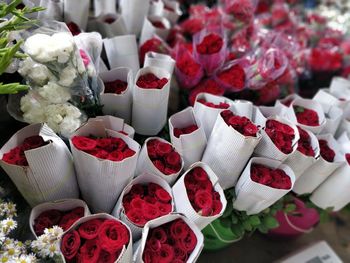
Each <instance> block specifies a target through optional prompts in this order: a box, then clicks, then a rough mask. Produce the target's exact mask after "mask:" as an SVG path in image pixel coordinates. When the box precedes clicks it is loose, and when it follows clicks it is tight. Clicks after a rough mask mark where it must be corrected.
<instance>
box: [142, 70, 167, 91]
mask: <svg viewBox="0 0 350 263" xmlns="http://www.w3.org/2000/svg"><path fill="white" fill-rule="evenodd" d="M167 83H168V80H167V79H166V78H162V79H159V78H158V77H157V76H156V75H154V74H152V73H147V74H145V75H142V76H140V77H139V78H138V80H137V82H136V85H137V86H138V87H140V88H143V89H162V88H163V87H164V86H165V84H167Z"/></svg>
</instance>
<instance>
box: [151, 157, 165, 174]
mask: <svg viewBox="0 0 350 263" xmlns="http://www.w3.org/2000/svg"><path fill="white" fill-rule="evenodd" d="M152 163H153V164H154V166H155V167H156V168H157V169H158V170H159V171H161V172H162V173H164V167H165V166H164V163H163V162H162V161H160V160H154V161H152Z"/></svg>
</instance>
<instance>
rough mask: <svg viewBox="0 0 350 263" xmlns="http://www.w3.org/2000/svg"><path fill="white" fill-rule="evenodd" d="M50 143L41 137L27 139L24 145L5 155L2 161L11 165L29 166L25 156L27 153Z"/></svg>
mask: <svg viewBox="0 0 350 263" xmlns="http://www.w3.org/2000/svg"><path fill="white" fill-rule="evenodd" d="M48 143H49V142H45V141H44V139H43V138H42V137H41V136H40V135H35V136H31V137H28V138H26V139H25V140H24V141H23V143H22V144H21V145H19V146H17V147H15V148H13V149H12V150H10V151H9V152H8V153H5V154H4V155H3V157H2V160H3V161H4V162H6V163H9V164H15V165H21V166H28V162H27V158H26V156H25V154H24V152H25V151H29V150H33V149H36V148H39V147H41V146H44V145H47V144H48Z"/></svg>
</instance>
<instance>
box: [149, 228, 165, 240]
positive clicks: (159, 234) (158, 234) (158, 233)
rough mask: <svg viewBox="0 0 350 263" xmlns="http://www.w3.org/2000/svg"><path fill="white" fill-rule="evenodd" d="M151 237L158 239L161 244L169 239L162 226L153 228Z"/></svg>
mask: <svg viewBox="0 0 350 263" xmlns="http://www.w3.org/2000/svg"><path fill="white" fill-rule="evenodd" d="M151 239H157V240H159V242H160V243H161V244H163V243H165V242H166V241H167V233H166V232H165V231H164V229H162V228H158V227H157V228H155V229H153V230H152V235H151Z"/></svg>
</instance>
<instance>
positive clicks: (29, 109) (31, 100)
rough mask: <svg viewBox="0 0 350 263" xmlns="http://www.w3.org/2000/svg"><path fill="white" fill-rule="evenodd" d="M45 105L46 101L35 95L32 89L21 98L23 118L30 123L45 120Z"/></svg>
mask: <svg viewBox="0 0 350 263" xmlns="http://www.w3.org/2000/svg"><path fill="white" fill-rule="evenodd" d="M45 106H46V103H45V102H44V101H42V100H39V98H38V97H35V94H34V93H33V92H32V91H29V92H28V94H26V95H25V96H23V97H22V98H21V111H22V112H23V119H24V121H26V122H28V123H42V122H45V112H44V111H45Z"/></svg>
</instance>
